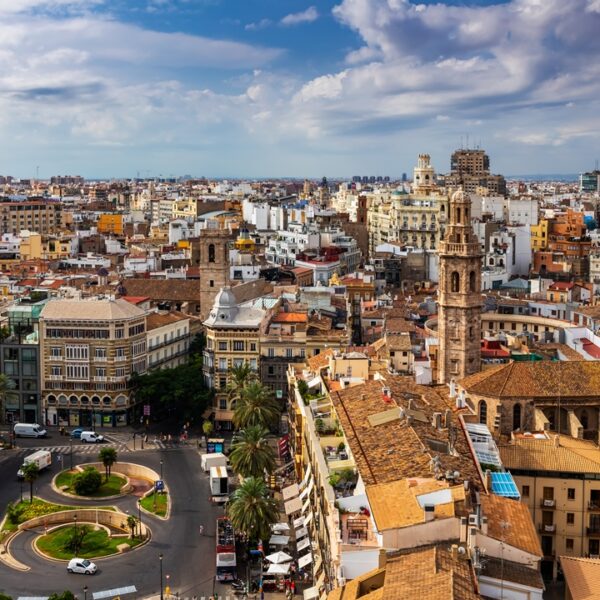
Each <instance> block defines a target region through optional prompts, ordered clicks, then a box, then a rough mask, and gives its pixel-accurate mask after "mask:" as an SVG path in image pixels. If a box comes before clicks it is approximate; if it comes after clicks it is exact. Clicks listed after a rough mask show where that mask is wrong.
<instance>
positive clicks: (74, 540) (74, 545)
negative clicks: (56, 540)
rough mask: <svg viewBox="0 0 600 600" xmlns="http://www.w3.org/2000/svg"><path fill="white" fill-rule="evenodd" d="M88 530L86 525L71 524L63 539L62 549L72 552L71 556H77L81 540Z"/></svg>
mask: <svg viewBox="0 0 600 600" xmlns="http://www.w3.org/2000/svg"><path fill="white" fill-rule="evenodd" d="M89 532H90V528H89V527H88V526H87V525H80V526H79V527H77V526H76V525H75V526H73V527H72V528H71V531H70V532H69V537H68V538H67V539H66V541H65V545H64V550H65V551H66V552H72V553H73V556H77V555H78V554H79V551H80V550H81V546H83V540H84V539H85V537H86V535H87V534H88V533H89Z"/></svg>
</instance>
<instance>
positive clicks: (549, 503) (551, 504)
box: [540, 500, 556, 508]
mask: <svg viewBox="0 0 600 600" xmlns="http://www.w3.org/2000/svg"><path fill="white" fill-rule="evenodd" d="M540 506H541V507H542V508H556V500H541V501H540Z"/></svg>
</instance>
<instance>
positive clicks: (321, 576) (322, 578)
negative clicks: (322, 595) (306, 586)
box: [316, 571, 325, 588]
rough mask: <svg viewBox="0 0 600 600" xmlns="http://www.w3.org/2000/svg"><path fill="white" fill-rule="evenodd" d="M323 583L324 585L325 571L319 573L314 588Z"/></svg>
mask: <svg viewBox="0 0 600 600" xmlns="http://www.w3.org/2000/svg"><path fill="white" fill-rule="evenodd" d="M324 583H325V571H321V574H320V575H319V577H318V578H317V583H316V586H317V587H319V588H320V587H321V586H322V585H323V584H324Z"/></svg>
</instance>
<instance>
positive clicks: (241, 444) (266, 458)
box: [229, 425, 275, 477]
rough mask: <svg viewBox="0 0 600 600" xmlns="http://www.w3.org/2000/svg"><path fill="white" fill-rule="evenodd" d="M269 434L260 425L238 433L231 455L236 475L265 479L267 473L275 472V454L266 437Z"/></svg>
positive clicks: (230, 458)
mask: <svg viewBox="0 0 600 600" xmlns="http://www.w3.org/2000/svg"><path fill="white" fill-rule="evenodd" d="M267 433H268V431H267V430H266V429H265V428H264V427H261V426H260V425H254V426H251V427H247V428H246V429H244V430H243V431H240V432H238V434H237V435H236V438H235V441H234V443H233V445H232V446H231V452H230V454H229V460H230V461H231V466H232V468H233V470H234V471H235V472H236V473H239V474H240V475H241V476H242V477H263V475H264V474H265V471H266V472H267V473H272V472H273V469H274V468H275V453H274V452H273V448H271V446H269V443H268V441H267V438H266V437H265V436H266V435H267Z"/></svg>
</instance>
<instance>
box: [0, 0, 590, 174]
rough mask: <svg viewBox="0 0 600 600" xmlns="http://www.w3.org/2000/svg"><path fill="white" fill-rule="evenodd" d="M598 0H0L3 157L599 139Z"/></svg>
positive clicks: (532, 156)
mask: <svg viewBox="0 0 600 600" xmlns="http://www.w3.org/2000/svg"><path fill="white" fill-rule="evenodd" d="M599 31H600V0H569V1H568V2H565V1H564V0H509V1H505V2H490V1H489V0H479V1H463V2H456V1H449V0H448V1H446V2H421V3H416V2H410V1H409V0H336V1H329V0H320V1H319V0H313V1H312V2H311V1H310V0H0V136H1V139H2V141H3V143H2V145H1V146H0V174H13V175H16V176H21V177H30V176H33V175H34V174H35V172H36V167H37V166H39V173H40V176H41V177H49V176H50V175H53V174H58V173H61V174H64V173H72V174H75V173H77V174H82V175H84V176H87V177H110V176H114V177H132V176H135V175H136V174H137V173H139V174H140V175H144V176H145V175H148V174H150V175H165V176H166V175H181V174H185V173H190V174H194V175H206V176H215V177H227V176H229V177H234V176H239V177H263V176H297V177H304V176H308V177H320V176H322V175H328V176H330V177H334V176H350V175H353V174H375V175H378V174H381V175H386V174H387V175H391V176H398V175H400V174H401V173H402V172H404V171H408V172H410V170H411V169H412V166H413V164H414V162H415V160H416V156H417V154H419V153H421V152H429V153H430V154H431V155H432V158H433V162H434V165H435V167H436V168H437V169H438V170H439V171H440V172H444V171H447V170H448V163H449V155H450V153H451V152H452V150H453V149H455V148H456V147H458V146H459V145H460V141H461V137H462V138H463V140H464V139H466V135H467V134H468V135H469V139H470V140H471V142H472V144H474V143H481V145H482V147H484V148H486V149H487V150H488V152H489V153H490V155H491V159H492V168H493V170H494V171H496V172H503V173H511V174H517V173H524V174H525V173H571V172H577V171H580V170H583V169H588V168H592V167H593V165H594V160H595V159H596V158H597V157H599V156H600V147H599V146H600V142H599V140H600V116H599V115H600V110H599V108H600V106H599V104H600V60H599V59H600V36H599V35H598V32H599Z"/></svg>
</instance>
